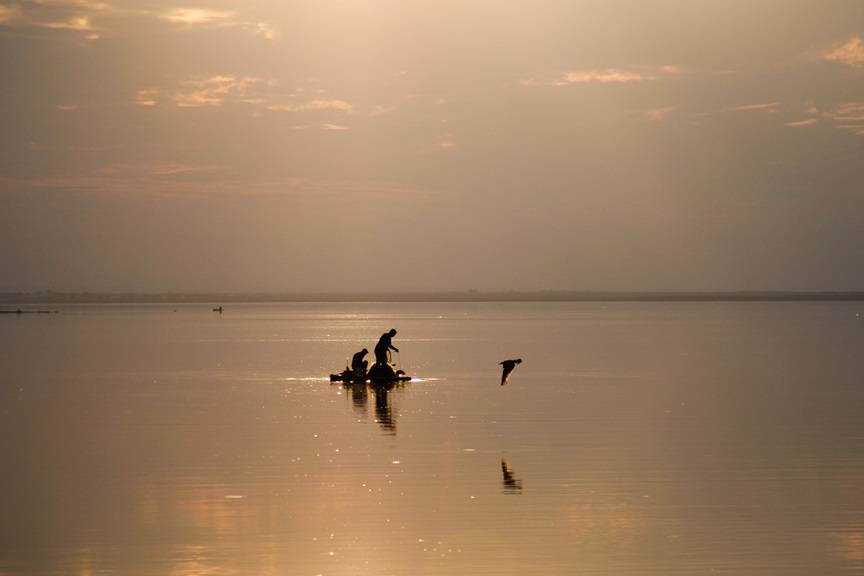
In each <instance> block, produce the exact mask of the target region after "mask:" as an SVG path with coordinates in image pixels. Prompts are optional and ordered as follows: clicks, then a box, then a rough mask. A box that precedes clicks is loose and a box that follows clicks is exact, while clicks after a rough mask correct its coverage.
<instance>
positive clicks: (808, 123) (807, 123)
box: [786, 118, 819, 128]
mask: <svg viewBox="0 0 864 576" xmlns="http://www.w3.org/2000/svg"><path fill="white" fill-rule="evenodd" d="M818 123H819V119H818V118H807V119H806V120H797V121H795V122H787V123H786V126H789V127H790V128H803V127H805V126H813V125H815V124H818Z"/></svg>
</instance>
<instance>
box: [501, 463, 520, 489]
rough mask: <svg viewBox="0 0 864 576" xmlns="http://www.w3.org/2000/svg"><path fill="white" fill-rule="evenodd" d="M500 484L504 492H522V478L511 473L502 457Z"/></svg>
mask: <svg viewBox="0 0 864 576" xmlns="http://www.w3.org/2000/svg"><path fill="white" fill-rule="evenodd" d="M501 485H502V486H503V487H504V493H505V494H521V493H522V480H520V479H519V478H516V476H514V475H513V470H512V469H511V468H510V465H509V464H507V461H506V460H504V459H503V458H502V459H501Z"/></svg>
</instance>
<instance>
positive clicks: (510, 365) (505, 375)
mask: <svg viewBox="0 0 864 576" xmlns="http://www.w3.org/2000/svg"><path fill="white" fill-rule="evenodd" d="M521 363H522V359H521V358H517V359H515V360H504V361H503V362H499V364H501V366H503V367H504V371H503V372H502V373H501V386H503V385H504V384H506V383H507V382H508V381H509V380H510V373H511V372H513V369H514V368H516V364H521Z"/></svg>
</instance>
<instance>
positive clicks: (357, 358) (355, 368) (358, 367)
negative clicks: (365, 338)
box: [351, 348, 369, 377]
mask: <svg viewBox="0 0 864 576" xmlns="http://www.w3.org/2000/svg"><path fill="white" fill-rule="evenodd" d="M368 353H369V350H367V349H366V348H363V349H362V350H360V351H359V352H357V353H356V354H354V356H352V357H351V371H352V372H354V373H355V374H359V375H361V376H364V377H365V376H366V369H367V368H368V367H369V361H368V360H366V359H364V356H366V355H367V354H368Z"/></svg>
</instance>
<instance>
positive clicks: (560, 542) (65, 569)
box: [0, 303, 864, 576]
mask: <svg viewBox="0 0 864 576" xmlns="http://www.w3.org/2000/svg"><path fill="white" fill-rule="evenodd" d="M209 309H210V307H208V306H203V305H197V306H182V307H178V308H177V311H176V312H174V311H173V308H172V307H171V306H161V305H160V306H137V307H131V306H130V307H117V306H81V307H65V308H63V309H62V312H61V313H60V314H57V315H51V316H37V315H25V316H20V317H17V316H0V462H2V474H0V512H2V514H0V574H2V575H3V576H10V575H16V576H17V575H42V574H73V575H82V576H83V575H98V574H118V575H120V574H122V575H136V576H137V575H159V576H162V575H176V576H192V575H235V574H236V575H242V576H246V575H295V574H297V575H309V576H315V575H317V574H321V575H323V576H336V575H346V576H347V575H354V574H369V575H376V576H378V575H382V576H383V575H391V574H392V575H417V574H420V575H423V574H436V575H437V574H448V575H449V574H456V575H458V574H468V573H472V574H496V575H507V574H520V575H522V574H587V575H590V574H604V575H605V574H609V575H630V574H657V575H670V574H682V575H692V574H741V575H763V574H764V575H767V574H772V575H774V574H776V575H799V574H800V575H807V576H812V575H816V574H820V575H833V574H862V573H864V418H862V415H864V387H862V377H861V374H862V370H864V353H862V352H864V303H819V304H815V303H814V304H808V303H768V304H766V303H759V304H740V303H739V304H701V303H700V304H693V303H690V304H674V303H673V304H668V303H664V304H590V303H566V304H559V303H554V304H553V303H544V304H530V303H524V304H332V305H327V304H295V305H236V304H235V305H228V306H227V307H226V312H225V313H224V314H222V315H221V316H220V315H218V314H215V313H212V312H210V310H209ZM391 327H395V328H397V329H398V330H399V334H398V336H397V337H396V339H395V340H394V343H395V345H396V346H398V347H399V348H400V349H401V358H400V362H401V365H402V367H403V368H404V369H405V370H406V371H407V372H408V373H409V374H411V375H413V376H415V377H418V378H420V380H418V381H414V382H411V383H409V384H407V385H405V386H404V387H400V388H396V389H393V390H390V391H389V392H387V391H377V392H376V391H374V390H365V389H357V390H350V389H346V388H344V387H342V386H341V385H335V384H333V385H331V384H330V382H329V381H327V375H328V374H329V373H330V372H336V371H338V370H340V369H341V368H342V367H343V366H344V363H345V359H346V357H349V356H350V355H351V354H352V353H353V352H355V351H356V350H358V349H359V348H361V347H363V346H365V347H367V348H369V349H370V350H371V348H372V346H373V345H374V343H375V341H376V340H377V338H378V336H379V335H380V334H381V333H382V332H384V331H386V330H387V329H389V328H391ZM512 357H521V358H523V360H524V362H523V364H522V365H520V366H519V367H518V368H517V369H516V372H515V373H514V375H513V378H512V380H511V382H510V384H508V385H507V386H505V387H501V386H499V378H500V372H499V369H500V367H499V366H497V363H498V362H499V361H501V360H503V359H505V358H512Z"/></svg>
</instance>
